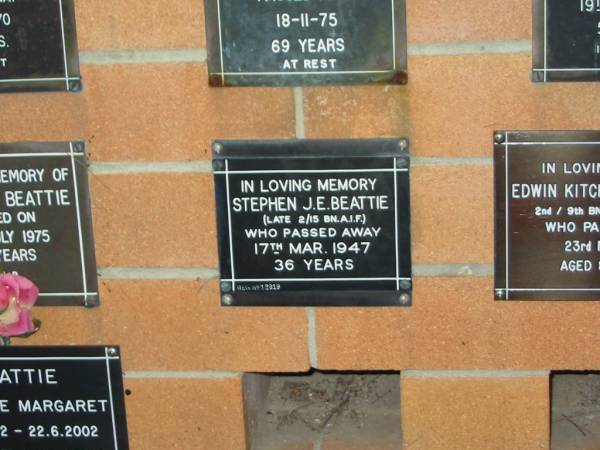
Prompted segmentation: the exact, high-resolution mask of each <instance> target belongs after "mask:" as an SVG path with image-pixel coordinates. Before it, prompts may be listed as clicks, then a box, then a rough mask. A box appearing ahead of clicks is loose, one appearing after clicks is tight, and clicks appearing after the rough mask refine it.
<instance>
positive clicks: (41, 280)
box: [0, 142, 98, 306]
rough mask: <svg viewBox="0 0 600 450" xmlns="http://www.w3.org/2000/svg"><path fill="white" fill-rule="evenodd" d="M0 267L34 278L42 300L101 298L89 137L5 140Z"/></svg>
mask: <svg viewBox="0 0 600 450" xmlns="http://www.w3.org/2000/svg"><path fill="white" fill-rule="evenodd" d="M0 270H2V271H5V272H13V271H16V272H18V273H19V274H21V275H23V276H26V277H27V278H30V279H31V280H33V281H34V282H35V283H36V284H37V285H38V286H39V288H40V299H39V300H38V304H39V305H50V306H56V305H85V306H95V305H97V304H98V280H97V274H96V259H95V253H94V239H93V232H92V219H91V209H90V197H89V187H88V172H87V159H86V153H85V145H84V143H83V142H56V143H22V144H0Z"/></svg>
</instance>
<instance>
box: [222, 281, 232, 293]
mask: <svg viewBox="0 0 600 450" xmlns="http://www.w3.org/2000/svg"><path fill="white" fill-rule="evenodd" d="M221 291H223V292H231V283H229V282H227V281H223V282H222V283H221Z"/></svg>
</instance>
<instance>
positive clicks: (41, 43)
mask: <svg viewBox="0 0 600 450" xmlns="http://www.w3.org/2000/svg"><path fill="white" fill-rule="evenodd" d="M80 90H81V77H80V73H79V54H78V50H77V37H76V31H75V9H74V5H73V0H11V1H0V92H17V91H80Z"/></svg>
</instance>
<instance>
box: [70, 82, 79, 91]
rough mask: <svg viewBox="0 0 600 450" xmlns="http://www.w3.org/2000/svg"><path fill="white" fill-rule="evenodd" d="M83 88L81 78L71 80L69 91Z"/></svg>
mask: <svg viewBox="0 0 600 450" xmlns="http://www.w3.org/2000/svg"><path fill="white" fill-rule="evenodd" d="M81 88H82V85H81V80H71V81H69V91H71V92H80V91H81Z"/></svg>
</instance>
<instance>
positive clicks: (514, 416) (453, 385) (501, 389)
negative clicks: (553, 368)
mask: <svg viewBox="0 0 600 450" xmlns="http://www.w3.org/2000/svg"><path fill="white" fill-rule="evenodd" d="M549 390H550V389H549V386H548V377H526V378H525V377H523V378H406V377H403V379H402V427H403V433H404V449H406V450H438V449H439V450H481V449H485V450H505V449H511V450H513V449H514V450H533V449H543V448H546V449H547V448H549V447H550V442H549V440H550V429H549V428H550V420H549V417H550V405H549Z"/></svg>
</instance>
